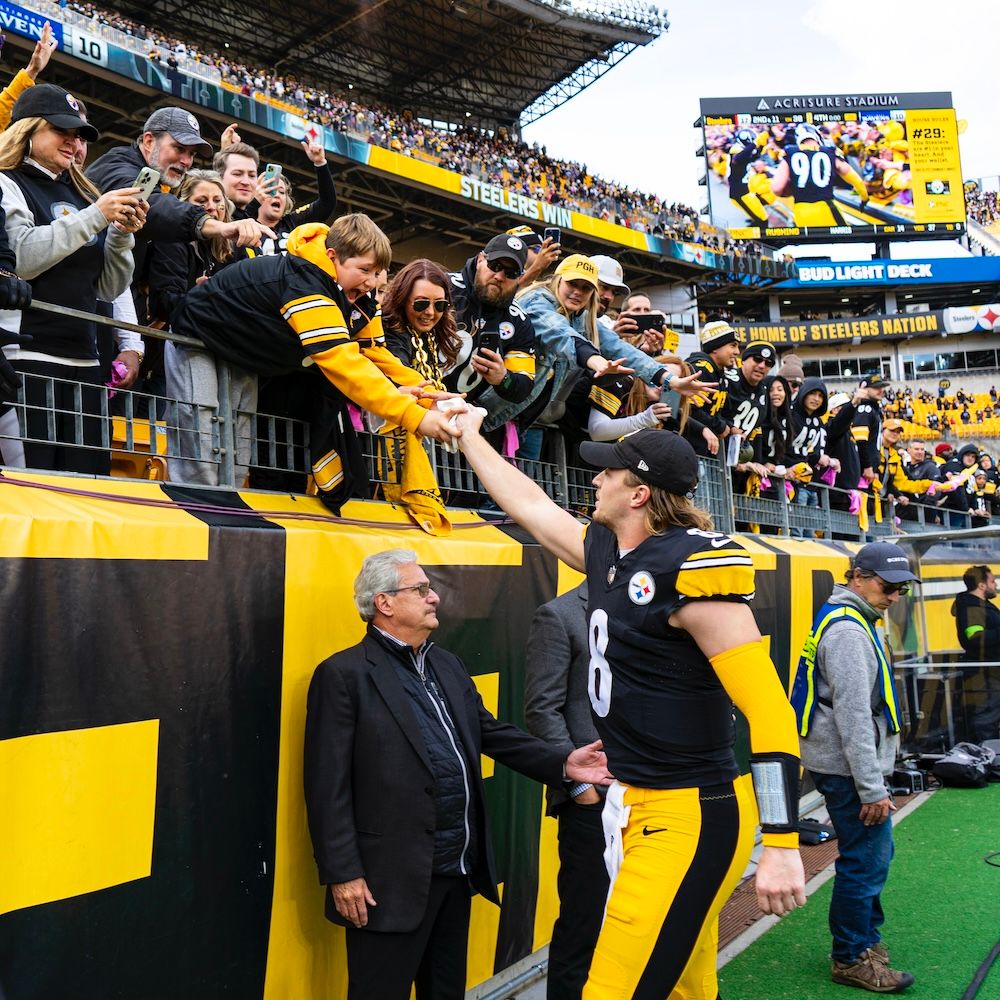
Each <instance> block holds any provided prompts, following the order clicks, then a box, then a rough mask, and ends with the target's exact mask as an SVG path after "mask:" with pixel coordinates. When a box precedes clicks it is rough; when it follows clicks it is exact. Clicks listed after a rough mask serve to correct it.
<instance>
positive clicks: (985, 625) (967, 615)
mask: <svg viewBox="0 0 1000 1000" xmlns="http://www.w3.org/2000/svg"><path fill="white" fill-rule="evenodd" d="M951 613H952V614H953V615H954V616H955V628H956V629H957V631H958V641H959V642H960V643H961V644H962V649H964V650H965V659H966V661H968V662H969V663H984V662H989V661H995V660H1000V608H997V607H996V605H995V604H991V603H990V602H989V601H987V600H986V599H985V598H983V597H976V595H975V594H970V593H968V592H966V593H964V594H959V595H958V597H956V598H955V603H954V604H952V606H951Z"/></svg>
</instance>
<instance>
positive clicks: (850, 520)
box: [7, 302, 968, 541]
mask: <svg viewBox="0 0 1000 1000" xmlns="http://www.w3.org/2000/svg"><path fill="white" fill-rule="evenodd" d="M30 308H32V309H35V310H39V311H43V312H49V313H56V314H60V315H63V316H69V317H72V318H76V319H81V320H84V321H87V322H95V323H98V324H101V325H105V326H110V327H116V328H123V329H127V330H131V331H133V332H137V333H140V334H141V335H142V336H143V337H144V338H148V339H159V340H164V341H172V342H174V343H175V344H181V345H184V346H187V347H194V348H201V347H202V345H201V342H200V341H198V340H196V339H193V338H190V337H182V336H179V335H176V334H173V333H170V332H169V331H165V330H156V329H152V328H150V327H145V326H140V325H138V324H134V323H126V322H122V321H120V320H114V319H110V318H108V317H104V316H97V315H93V314H91V313H87V312H81V311H80V310H76V309H70V308H68V307H64V306H58V305H53V304H51V303H46V302H34V303H32V305H31V307H30ZM216 367H217V371H218V378H219V394H218V405H217V406H207V405H205V404H198V403H191V402H188V401H185V400H178V399H172V398H168V397H166V396H163V395H156V394H150V393H143V392H139V391H135V390H121V389H120V390H118V392H117V394H116V396H115V399H114V400H113V401H112V400H109V398H108V394H107V393H105V392H97V393H95V391H94V389H93V387H88V388H89V393H90V397H91V398H93V397H94V396H95V395H96V397H97V399H98V403H97V405H96V406H95V405H93V404H91V405H90V406H89V408H85V406H84V391H83V390H84V387H83V386H81V384H80V383H76V382H66V383H63V384H64V385H65V386H68V387H69V392H68V395H69V396H70V397H71V400H72V402H71V403H70V404H69V405H68V406H63V407H59V406H57V405H56V397H57V392H56V389H57V388H58V387H59V386H60V382H61V380H59V379H54V378H50V377H42V376H37V375H26V376H25V377H24V378H25V383H26V384H25V386H22V388H21V390H20V392H19V393H18V398H17V400H13V401H11V403H12V405H13V408H14V411H15V412H16V414H17V418H18V425H19V432H20V438H21V440H22V441H25V442H33V443H41V444H46V443H53V442H55V441H58V443H59V444H60V445H61V446H63V447H66V448H71V449H79V448H91V449H94V448H99V449H101V450H103V451H106V452H108V451H109V452H111V453H112V455H113V456H114V457H115V458H116V459H122V458H123V457H129V456H131V457H132V458H133V463H132V465H133V468H134V469H138V468H139V465H140V463H141V462H142V461H145V462H146V468H145V473H146V474H147V477H148V478H166V475H167V474H168V468H169V463H170V461H171V459H173V460H175V461H176V460H178V459H183V460H186V461H187V462H190V463H194V467H195V468H196V469H197V468H198V467H204V468H211V470H212V474H211V476H210V477H209V479H211V481H212V484H213V485H214V484H216V483H217V484H218V485H219V486H221V487H227V488H230V489H235V488H239V487H242V485H243V474H242V471H241V470H242V469H244V468H245V467H246V466H253V467H255V468H258V469H263V470H268V471H272V472H291V473H297V474H300V475H302V476H305V475H306V474H307V473H308V470H309V461H308V454H309V427H308V425H306V424H304V423H303V422H301V421H299V420H295V419H292V418H289V417H287V416H282V415H278V414H268V413H264V412H260V411H258V412H254V413H251V412H245V411H238V410H237V411H234V410H233V408H232V405H231V402H230V392H229V385H230V379H231V372H230V368H229V366H228V365H227V364H225V363H224V362H222V361H218V360H217V361H216ZM39 387H40V392H39V391H38V390H39ZM29 388H33V389H34V390H35V391H33V392H28V391H27V390H28V389H29ZM39 396H40V397H41V398H42V402H40V403H39V402H38V401H37V400H38V397H39ZM29 398H30V399H34V400H35V401H34V402H30V401H29ZM95 420H96V421H97V422H98V423H99V428H100V429H99V434H97V435H96V436H95V434H94V432H93V423H92V422H93V421H95ZM85 422H90V427H91V430H90V433H89V434H88V435H86V436H85V434H84V430H83V427H84V423H85ZM29 424H30V426H31V428H32V430H33V432H34V433H33V434H31V435H29V433H28V430H29ZM57 424H61V425H62V430H61V432H60V433H61V436H62V438H63V440H59V436H60V433H57V430H56V427H57ZM67 424H69V425H72V431H71V433H69V434H67V432H66V426H67ZM39 427H43V428H44V430H43V431H41V432H40V431H39ZM7 437H8V438H12V435H9V434H8V435H7ZM88 439H89V441H88ZM361 442H362V451H363V453H364V455H365V457H366V460H367V463H368V474H369V478H370V480H371V482H372V484H373V485H374V486H376V487H377V486H378V485H379V484H384V483H387V482H391V481H392V480H391V478H390V477H391V472H390V470H391V468H392V467H393V466H394V465H396V464H397V463H396V462H394V461H391V459H393V458H394V456H392V455H391V454H390V452H389V449H390V448H393V447H395V445H394V442H393V441H392V439H391V438H386V437H384V436H381V435H378V434H370V433H366V432H362V433H361ZM550 444H551V448H550V451H551V452H552V454H551V455H550V459H551V460H549V461H530V460H521V459H518V460H517V463H516V464H517V465H518V466H519V468H521V469H522V471H524V472H525V473H526V474H527V475H528V476H529V477H530V478H531V479H533V480H534V481H535V482H536V483H538V485H539V486H541V487H542V489H544V490H545V492H546V493H547V494H548V495H549V496H550V497H551V498H552V499H553V500H554V501H555V502H556V503H558V504H560V505H561V506H563V507H566V508H568V509H570V510H575V511H579V512H581V513H586V512H588V511H589V510H590V509H591V508H592V506H593V502H594V488H593V485H592V480H593V477H594V471H593V470H589V469H582V468H577V467H575V466H573V465H571V464H570V463H569V462H568V461H567V455H566V449H565V446H564V443H563V441H562V439H561V437H558V436H555V437H554V439H553V440H552V441H551V442H550ZM426 446H427V448H428V452H429V454H430V457H431V461H432V466H433V468H434V471H435V475H436V477H437V481H438V484H439V486H440V488H441V491H442V494H443V495H444V498H445V500H446V502H448V503H450V504H451V505H452V506H460V507H471V508H485V509H490V508H492V504H491V501H490V499H489V497H488V496H487V494H486V493H485V491H484V490H483V489H482V487H481V486H480V484H479V481H478V479H477V478H476V476H475V474H474V473H473V472H472V470H471V469H470V468H469V467H468V465H467V464H466V462H465V460H464V458H463V457H462V455H461V454H452V453H449V452H447V451H446V450H445V449H444V448H442V447H441V446H440V445H437V444H435V443H434V442H432V441H427V442H426ZM136 458H137V460H136ZM700 466H701V477H700V482H699V486H698V491H697V495H696V502H697V503H698V504H699V506H701V507H702V508H703V509H704V510H706V511H707V512H708V513H709V514H711V516H712V518H713V520H714V522H715V525H716V527H717V528H718V530H720V531H724V532H727V533H732V532H740V531H743V532H746V531H754V532H757V531H759V532H761V533H763V534H782V535H791V536H793V537H809V538H826V539H831V538H838V539H844V540H852V539H853V540H858V541H864V540H866V538H873V537H882V536H885V535H891V534H895V533H899V532H900V531H902V532H905V533H908V534H909V533H919V532H924V531H931V532H938V531H941V530H942V527H941V525H940V524H936V523H934V520H933V518H934V516H935V515H936V514H937V513H938V509H937V508H936V507H929V506H927V507H925V506H923V505H918V504H910V505H909V508H910V510H912V511H915V512H916V514H917V520H914V521H906V522H904V523H903V525H902V527H900V526H897V524H896V517H895V515H896V508H895V506H894V505H893V504H892V503H891V502H886V501H884V502H883V514H882V519H881V521H877V520H876V519H875V517H874V516H872V517H871V518H870V524H869V527H868V530H867V532H864V531H862V530H861V527H860V525H859V523H858V518H857V516H856V515H854V514H850V513H849V512H848V510H847V508H848V498H847V495H846V494H845V493H843V491H838V490H836V489H834V488H833V487H828V486H825V485H822V484H815V483H814V484H812V485H811V486H810V487H809V489H810V491H811V492H812V493H814V494H815V495H816V496H817V497H818V506H805V505H800V504H799V503H794V502H790V501H789V500H788V499H787V498H786V494H785V490H784V484H783V481H782V480H780V479H777V478H775V480H774V482H775V484H776V485H777V486H778V489H777V490H772V491H770V493H771V495H770V496H768V495H765V496H763V497H749V496H744V495H741V494H739V493H734V488H733V481H732V475H731V471H730V469H729V468H727V467H726V466H725V465H724V464H723V463H722V461H721V460H719V459H717V458H702V459H701V460H700ZM135 474H143V473H142V472H138V473H135ZM959 517H960V519H961V520H962V523H961V524H953V525H951V527H966V526H967V523H968V517H967V515H964V514H963V515H959Z"/></svg>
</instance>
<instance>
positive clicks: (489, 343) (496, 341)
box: [476, 333, 500, 354]
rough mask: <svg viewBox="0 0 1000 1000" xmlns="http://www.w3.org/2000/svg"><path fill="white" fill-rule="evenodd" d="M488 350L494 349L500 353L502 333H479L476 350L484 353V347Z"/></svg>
mask: <svg viewBox="0 0 1000 1000" xmlns="http://www.w3.org/2000/svg"><path fill="white" fill-rule="evenodd" d="M484 348H485V349H486V350H487V351H494V352H495V353H497V354H499V353H500V334H499V333H481V334H480V335H479V346H478V347H477V348H476V350H477V351H478V352H480V353H482V351H483V349H484Z"/></svg>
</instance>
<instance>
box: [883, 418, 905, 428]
mask: <svg viewBox="0 0 1000 1000" xmlns="http://www.w3.org/2000/svg"><path fill="white" fill-rule="evenodd" d="M902 429H903V421H902V420H896V419H895V418H893V419H892V420H886V421H885V422H884V423H883V424H882V430H884V431H901V430H902Z"/></svg>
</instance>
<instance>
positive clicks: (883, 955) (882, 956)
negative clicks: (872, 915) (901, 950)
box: [868, 941, 889, 965]
mask: <svg viewBox="0 0 1000 1000" xmlns="http://www.w3.org/2000/svg"><path fill="white" fill-rule="evenodd" d="M868 950H869V951H870V952H871V953H872V954H873V955H874V956H875V957H876V958H877V959H878V960H879V961H880V962H881V963H882V964H883V965H888V964H889V949H888V948H886V946H885V942H884V941H879V943H878V944H873V945H872V946H871V948H869V949H868Z"/></svg>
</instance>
